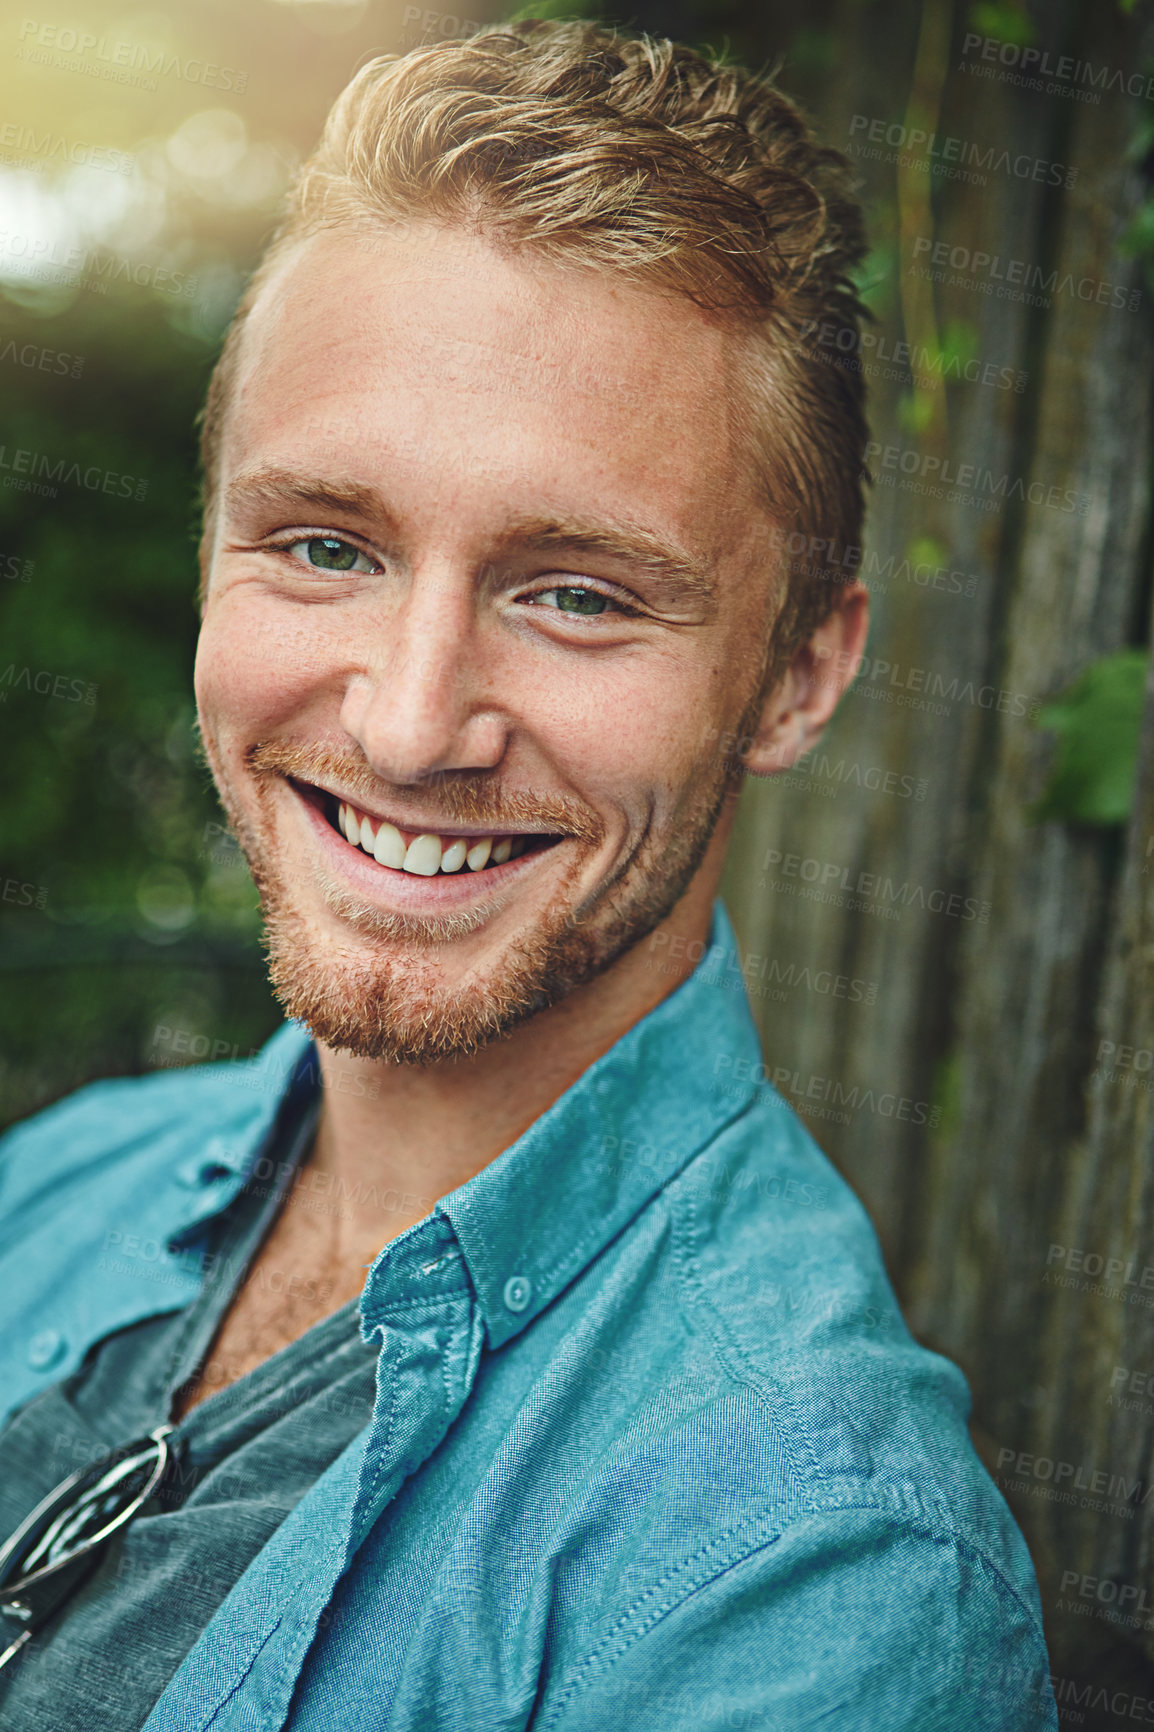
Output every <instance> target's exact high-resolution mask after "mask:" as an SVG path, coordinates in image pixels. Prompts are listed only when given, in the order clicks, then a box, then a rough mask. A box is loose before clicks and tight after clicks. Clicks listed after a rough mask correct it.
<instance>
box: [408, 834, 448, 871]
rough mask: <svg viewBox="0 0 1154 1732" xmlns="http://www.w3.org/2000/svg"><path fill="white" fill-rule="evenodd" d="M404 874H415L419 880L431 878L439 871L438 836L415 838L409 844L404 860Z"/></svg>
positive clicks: (439, 847)
mask: <svg viewBox="0 0 1154 1732" xmlns="http://www.w3.org/2000/svg"><path fill="white" fill-rule="evenodd" d="M404 868H405V871H406V872H415V873H416V874H417V875H418V877H420V878H431V877H432V876H433V874H434V873H435V872H439V871H440V870H441V838H440V837H439V836H430V835H428V834H426V835H423V836H416V837H414V838H413V840H412V841H411V842H410V843H409V848H408V852H407V853H406V855H405V859H404Z"/></svg>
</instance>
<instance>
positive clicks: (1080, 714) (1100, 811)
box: [1030, 650, 1147, 824]
mask: <svg viewBox="0 0 1154 1732" xmlns="http://www.w3.org/2000/svg"><path fill="white" fill-rule="evenodd" d="M1146 668H1147V655H1146V652H1145V650H1120V651H1119V652H1118V654H1117V655H1112V656H1104V657H1103V658H1102V660H1101V661H1097V662H1093V663H1092V664H1091V666H1090V667H1088V668H1086V670H1085V671H1084V672H1083V673H1082V674H1081V675H1080V676H1079V677H1078V679H1077V680H1075V682H1074V684H1073V685H1072V686H1071V687H1070V689H1069V690H1068V691H1067V692H1064V693H1063V694H1062V696H1061V697H1059V698H1057V699H1056V700H1055V701H1054V702H1053V703H1050V704H1046V705H1045V706H1044V708H1043V709H1042V710H1041V711H1040V713H1039V715H1038V726H1039V727H1040V728H1048V729H1050V730H1051V731H1052V732H1053V733H1055V734H1056V735H1057V736H1058V738H1057V745H1056V748H1055V752H1054V762H1053V766H1052V768H1051V771H1050V780H1049V782H1048V783H1047V785H1046V788H1045V790H1044V792H1043V794H1042V797H1041V799H1040V800H1039V801H1038V802H1037V804H1036V805H1035V806H1034V808H1033V810H1032V811H1031V813H1030V816H1031V818H1032V819H1034V820H1035V821H1036V822H1037V821H1041V820H1044V819H1047V818H1059V819H1064V820H1065V821H1066V822H1067V823H1070V824H1123V823H1125V821H1126V819H1127V818H1128V817H1129V816H1130V807H1131V804H1132V802H1133V798H1134V778H1135V774H1136V772H1137V767H1138V739H1139V735H1140V732H1141V727H1142V710H1143V704H1144V699H1145V690H1146Z"/></svg>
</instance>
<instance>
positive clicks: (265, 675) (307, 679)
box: [195, 589, 323, 738]
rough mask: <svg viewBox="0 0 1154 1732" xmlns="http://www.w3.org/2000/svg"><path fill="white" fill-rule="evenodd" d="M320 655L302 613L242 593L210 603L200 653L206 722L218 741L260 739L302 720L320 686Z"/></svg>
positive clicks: (199, 697)
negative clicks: (295, 717) (299, 716)
mask: <svg viewBox="0 0 1154 1732" xmlns="http://www.w3.org/2000/svg"><path fill="white" fill-rule="evenodd" d="M293 615H296V617H295V618H294V617H293ZM319 647H320V646H319V644H318V640H317V633H316V630H315V621H313V620H310V616H309V614H308V612H307V611H306V610H305V609H286V608H285V607H284V606H283V605H280V606H278V605H276V604H274V603H273V602H272V600H271V599H270V598H268V597H262V596H260V595H258V594H257V593H255V592H246V591H245V590H243V589H238V590H235V591H229V592H227V593H225V594H224V595H222V596H221V597H219V599H217V600H215V601H212V602H210V605H209V608H208V611H207V613H206V615H205V619H204V624H203V626H202V627H201V633H200V641H199V644H198V645H197V652H196V675H195V683H196V701H197V705H198V708H199V710H200V713H201V718H202V720H203V722H204V723H205V724H206V725H208V726H210V727H211V728H212V730H213V732H214V733H215V734H216V735H218V736H219V737H223V738H227V737H228V736H229V735H231V734H240V733H243V734H246V735H248V736H249V737H250V738H255V737H257V736H258V735H260V734H261V733H262V732H264V731H265V730H267V729H268V728H270V727H272V726H275V725H276V724H278V723H281V722H283V721H285V720H286V719H287V718H289V717H291V716H293V715H297V714H299V713H300V711H301V710H302V709H304V708H305V707H307V705H308V703H309V701H310V699H311V698H312V697H313V696H314V695H315V693H316V691H317V689H318V687H319V685H320V684H321V683H322V681H323V668H322V667H321V666H320V665H319V658H318V653H317V652H318V649H319Z"/></svg>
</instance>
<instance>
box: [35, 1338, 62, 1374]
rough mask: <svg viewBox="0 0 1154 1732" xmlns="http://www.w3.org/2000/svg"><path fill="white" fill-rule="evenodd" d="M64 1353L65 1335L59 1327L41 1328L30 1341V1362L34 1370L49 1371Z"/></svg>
mask: <svg viewBox="0 0 1154 1732" xmlns="http://www.w3.org/2000/svg"><path fill="white" fill-rule="evenodd" d="M63 1353H64V1337H63V1335H61V1333H60V1331H59V1329H41V1330H40V1331H39V1333H38V1334H36V1335H34V1336H33V1337H32V1339H31V1341H30V1342H29V1343H28V1363H29V1365H31V1367H32V1369H33V1370H34V1371H47V1370H48V1367H49V1366H50V1365H55V1364H56V1362H57V1360H58V1359H60V1358H61V1357H62V1356H63Z"/></svg>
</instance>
